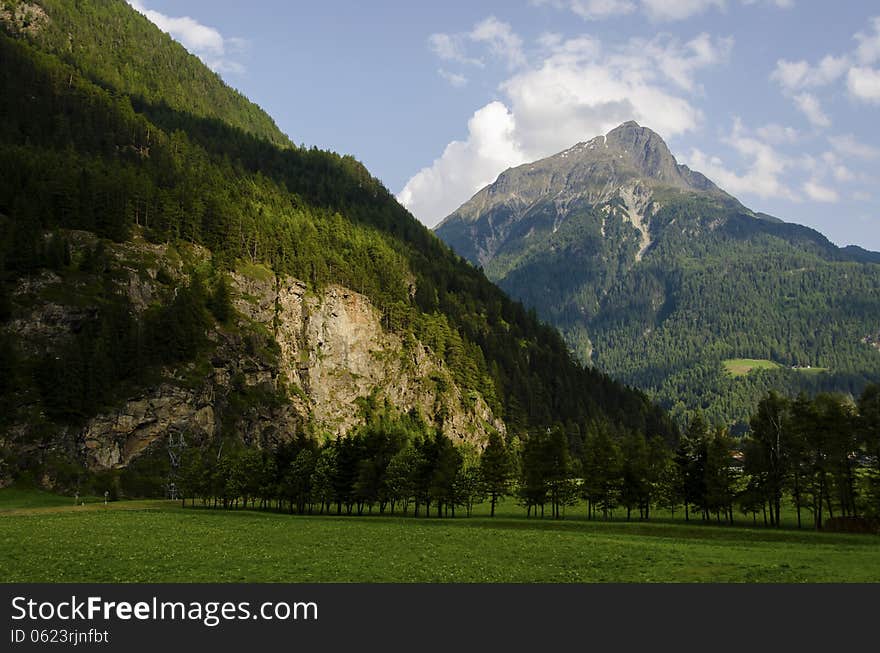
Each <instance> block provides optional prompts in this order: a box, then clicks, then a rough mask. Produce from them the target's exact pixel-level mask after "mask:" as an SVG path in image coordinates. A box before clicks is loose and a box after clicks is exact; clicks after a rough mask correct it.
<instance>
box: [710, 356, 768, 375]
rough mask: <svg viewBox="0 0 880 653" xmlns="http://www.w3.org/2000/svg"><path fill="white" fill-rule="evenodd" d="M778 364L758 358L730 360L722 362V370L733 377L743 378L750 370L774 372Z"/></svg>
mask: <svg viewBox="0 0 880 653" xmlns="http://www.w3.org/2000/svg"><path fill="white" fill-rule="evenodd" d="M779 367H782V366H781V365H779V363H774V362H773V361H770V360H766V359H760V358H731V359H728V360H726V361H724V368H725V369H726V370H727V371H728V372H730V373H731V374H733V376H745V375H746V374H748V373H749V372H751V371H752V370H775V369H777V368H779Z"/></svg>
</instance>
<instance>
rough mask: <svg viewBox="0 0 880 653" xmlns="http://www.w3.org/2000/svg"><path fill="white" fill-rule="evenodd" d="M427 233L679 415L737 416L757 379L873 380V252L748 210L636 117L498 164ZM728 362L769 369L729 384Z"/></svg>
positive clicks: (845, 386)
mask: <svg viewBox="0 0 880 653" xmlns="http://www.w3.org/2000/svg"><path fill="white" fill-rule="evenodd" d="M436 233H437V235H439V236H440V237H441V238H442V239H443V240H445V241H446V242H447V243H448V244H449V245H451V246H452V247H453V249H455V250H456V251H458V252H459V253H461V254H462V255H463V256H465V257H466V258H467V259H469V260H470V261H471V262H472V263H474V264H476V265H479V266H482V268H483V269H484V270H485V272H486V274H487V276H488V277H489V278H490V279H492V280H494V281H497V282H498V284H499V285H500V286H501V287H502V288H503V289H505V290H506V291H508V292H509V293H510V294H511V295H512V296H514V297H517V298H519V299H521V300H522V301H523V302H524V303H525V304H526V305H527V306H531V307H534V308H535V309H536V310H537V312H538V314H539V315H540V316H541V317H543V318H545V319H547V320H548V321H550V322H551V323H553V324H555V325H557V326H558V327H559V329H560V330H561V331H562V333H563V334H564V336H565V338H566V341H567V342H568V343H569V345H570V347H571V348H572V349H573V350H574V351H575V352H576V354H577V355H578V356H579V357H580V358H581V359H582V360H585V361H591V362H592V363H594V364H595V365H596V366H597V367H598V368H599V369H602V370H603V371H606V372H608V373H610V374H612V375H614V376H616V377H617V378H620V379H622V380H623V381H625V382H627V383H630V384H633V385H636V386H638V387H641V388H643V389H645V390H647V391H649V392H650V393H651V394H652V395H654V396H655V397H657V398H658V399H660V400H661V401H662V402H663V403H665V404H666V405H667V406H668V407H670V408H673V409H674V411H675V413H676V414H677V415H679V416H684V415H687V414H688V413H690V412H691V411H693V410H694V409H696V408H701V409H703V410H705V411H707V412H708V413H709V415H710V416H711V417H713V418H715V419H720V420H725V421H732V422H736V421H738V420H743V419H745V418H746V417H747V415H748V414H749V412H750V411H751V410H752V409H753V408H754V405H755V403H756V401H757V399H758V398H759V396H760V394H761V393H762V392H764V391H765V390H766V389H767V388H769V387H773V386H776V387H782V388H784V389H787V390H789V391H791V392H796V391H799V390H801V389H804V390H811V389H818V388H824V389H840V390H853V391H857V390H859V389H860V388H861V386H862V385H863V384H864V382H865V381H866V380H868V379H876V378H878V375H880V357H878V356H877V352H876V350H875V349H873V348H872V347H871V346H870V344H869V343H870V342H873V340H872V339H873V338H874V337H875V335H874V334H876V332H877V331H878V326H880V297H878V293H877V291H878V289H880V267H878V266H877V265H876V261H877V255H876V254H874V253H871V252H865V251H864V250H860V249H859V248H844V249H840V248H837V247H836V246H834V245H833V244H832V243H830V242H829V241H828V240H827V239H826V238H824V237H823V236H822V235H821V234H819V233H817V232H815V231H813V230H811V229H807V228H805V227H801V226H798V225H794V224H787V223H785V222H782V221H781V220H779V219H777V218H773V217H772V216H768V215H765V214H759V213H753V212H752V211H750V210H748V209H747V208H745V207H744V206H742V205H741V204H740V203H739V202H738V201H737V200H736V199H735V198H733V197H731V196H730V195H728V194H726V193H724V192H723V191H722V190H720V189H719V188H717V187H716V186H715V185H714V184H713V183H712V182H711V181H709V180H708V179H706V178H705V177H704V176H703V175H701V174H699V173H697V172H694V171H691V170H689V169H688V168H687V167H685V166H682V165H679V164H678V163H677V162H676V161H675V158H674V157H673V156H672V154H671V152H670V151H669V149H668V148H667V146H666V144H665V143H664V142H663V141H662V139H661V138H660V137H659V136H658V135H657V134H655V133H654V132H652V131H651V130H650V129H646V128H643V127H640V126H639V125H637V124H636V123H632V122H630V123H626V124H624V125H621V126H620V127H618V128H616V129H614V130H613V131H611V132H610V133H609V134H607V135H605V136H599V137H597V138H594V139H593V140H591V141H589V142H587V143H580V144H578V145H576V146H574V147H572V148H571V149H569V150H566V151H564V152H561V153H559V154H557V155H554V156H552V157H549V158H547V159H543V160H541V161H537V162H535V163H532V164H526V165H523V166H519V167H517V168H514V169H511V170H508V171H506V172H504V173H502V174H501V175H500V176H499V178H498V180H497V181H496V182H495V183H493V184H491V185H490V186H488V187H486V188H484V189H482V190H481V191H479V192H478V193H477V194H476V195H475V196H474V197H473V198H472V199H471V200H469V201H468V202H467V203H465V204H464V205H463V206H462V207H461V208H460V209H458V210H457V211H456V212H455V213H453V214H452V215H450V216H449V217H448V218H446V219H445V220H444V221H443V222H442V223H441V224H440V225H439V226H438V227H437V229H436ZM738 358H747V359H762V360H769V361H771V362H772V363H775V364H776V365H775V368H776V369H770V370H764V371H756V372H752V373H749V374H747V375H746V376H743V377H739V378H736V377H733V376H731V375H730V374H729V373H728V371H727V368H726V366H725V365H724V361H726V360H729V359H738ZM769 367H774V366H773V365H770V366H769ZM808 367H809V369H810V373H805V370H806V369H807V368H808ZM792 368H795V369H792ZM817 368H818V370H820V371H821V370H827V373H817Z"/></svg>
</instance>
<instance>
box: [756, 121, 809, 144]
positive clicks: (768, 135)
mask: <svg viewBox="0 0 880 653" xmlns="http://www.w3.org/2000/svg"><path fill="white" fill-rule="evenodd" d="M755 133H756V134H757V135H758V137H759V138H760V139H761V140H763V141H764V142H765V143H769V144H771V145H782V144H783V143H797V141H798V140H799V139H800V136H801V135H800V133H799V132H798V130H797V129H795V128H794V127H785V126H783V125H777V124H776V123H770V124H768V125H764V126H763V127H758V128H757V129H756V130H755Z"/></svg>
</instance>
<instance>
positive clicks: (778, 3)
mask: <svg viewBox="0 0 880 653" xmlns="http://www.w3.org/2000/svg"><path fill="white" fill-rule="evenodd" d="M741 2H742V4H743V5H756V4H761V5H771V6H775V7H779V8H782V9H789V8H791V7H793V6H794V0H741ZM533 4H538V5H546V4H549V5H552V6H554V7H556V8H558V9H562V8H565V9H569V10H570V11H572V12H573V13H574V14H576V15H577V16H580V17H581V18H583V19H584V20H590V21H593V20H603V19H606V18H613V17H616V16H624V15H628V14H632V13H633V12H635V11H636V10H639V9H640V10H641V11H642V12H643V13H644V14H646V15H647V16H648V18H650V19H651V20H654V21H674V20H684V19H686V18H690V17H691V16H696V15H698V14H702V13H705V12H706V11H708V10H710V9H713V8H714V9H718V10H722V11H723V10H725V9H726V8H727V1H726V0H638V1H636V0H533Z"/></svg>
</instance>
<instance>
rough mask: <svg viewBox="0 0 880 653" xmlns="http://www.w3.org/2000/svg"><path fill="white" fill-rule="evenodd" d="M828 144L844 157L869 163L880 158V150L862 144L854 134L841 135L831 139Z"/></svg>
mask: <svg viewBox="0 0 880 653" xmlns="http://www.w3.org/2000/svg"><path fill="white" fill-rule="evenodd" d="M828 142H829V143H830V144H831V147H832V148H834V150H835V151H836V152H837V153H838V154H841V155H843V156H850V157H854V158H857V159H865V160H868V161H871V160H874V159H877V158H880V149H878V148H876V147H872V146H871V145H868V144H866V143H862V142H860V141H858V140H857V139H856V137H855V136H853V135H852V134H841V135H839V136H834V137H833V138H829V139H828Z"/></svg>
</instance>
